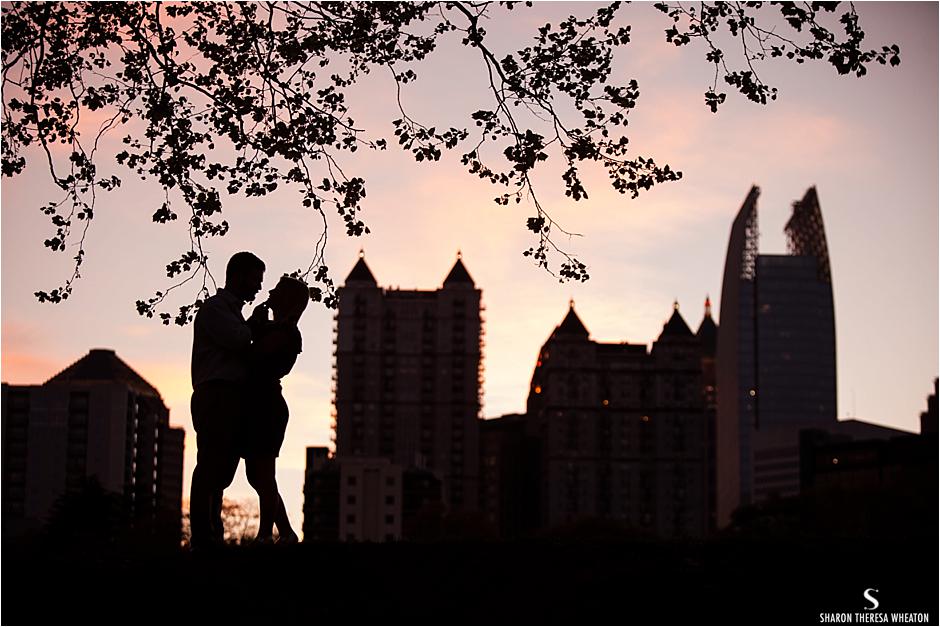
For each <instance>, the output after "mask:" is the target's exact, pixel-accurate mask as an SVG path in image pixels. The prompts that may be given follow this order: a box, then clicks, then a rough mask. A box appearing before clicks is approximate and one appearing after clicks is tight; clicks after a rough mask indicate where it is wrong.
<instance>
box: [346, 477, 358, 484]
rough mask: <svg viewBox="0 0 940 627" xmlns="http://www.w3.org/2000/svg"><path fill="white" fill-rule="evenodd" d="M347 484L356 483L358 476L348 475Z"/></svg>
mask: <svg viewBox="0 0 940 627" xmlns="http://www.w3.org/2000/svg"><path fill="white" fill-rule="evenodd" d="M346 485H356V476H355V475H350V476H349V477H346Z"/></svg>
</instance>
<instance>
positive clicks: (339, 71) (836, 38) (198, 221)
mask: <svg viewBox="0 0 940 627" xmlns="http://www.w3.org/2000/svg"><path fill="white" fill-rule="evenodd" d="M837 4H838V3H834V2H832V3H830V2H812V3H801V4H793V3H781V2H771V3H769V5H768V4H767V3H760V2H744V3H698V4H688V5H685V4H678V3H677V4H675V5H670V4H665V3H660V4H656V5H654V6H655V9H656V10H658V11H661V12H662V13H663V14H664V15H665V19H666V26H667V28H666V29H665V36H666V41H668V42H671V43H673V44H675V45H676V46H685V45H689V44H692V43H693V42H698V43H700V44H701V45H702V46H703V47H704V48H705V56H706V59H707V60H708V61H709V62H711V63H712V64H713V65H714V68H715V75H714V80H713V82H712V85H711V86H710V87H709V88H708V89H707V91H706V92H705V95H704V102H705V105H706V106H707V107H708V108H709V109H711V111H713V112H714V111H717V110H718V107H719V106H720V105H721V104H722V103H723V102H724V101H725V99H726V97H727V95H726V93H725V92H723V91H721V88H722V83H723V84H724V85H725V86H727V87H730V88H733V89H734V90H735V91H737V92H739V93H740V94H742V95H743V96H745V97H746V98H748V99H750V100H752V101H754V102H757V103H760V104H766V103H767V101H768V100H773V99H775V98H776V96H777V91H776V89H775V88H773V87H771V86H769V85H767V84H765V83H764V82H763V81H762V80H761V79H760V78H759V77H758V74H757V71H756V69H755V66H756V65H757V64H758V63H759V62H761V61H764V60H766V59H768V58H774V57H780V58H782V59H784V60H790V61H793V62H796V63H804V62H806V61H824V62H828V63H830V64H832V65H833V66H834V67H835V68H836V70H837V71H838V72H839V73H840V74H849V73H853V74H855V75H857V76H863V75H864V74H865V73H866V67H867V65H868V64H870V63H871V62H878V63H881V64H885V63H890V64H891V65H897V64H898V63H899V62H900V60H899V56H898V55H899V52H900V50H899V49H898V47H897V46H890V47H888V46H885V47H882V48H881V49H880V50H867V51H866V50H864V49H863V47H862V46H863V40H864V33H863V32H862V30H861V29H860V28H859V25H858V16H857V14H856V13H855V9H854V7H852V6H851V5H850V6H849V7H848V9H847V11H846V12H845V13H843V14H842V16H841V19H840V24H841V30H842V31H843V32H842V33H837V32H835V31H833V30H829V29H828V28H826V27H825V26H823V25H822V24H821V23H820V21H819V20H820V17H821V16H822V15H823V14H826V13H834V12H835V11H836V9H837ZM527 6H530V5H528V3H527ZM590 8H591V9H592V13H591V14H590V15H589V16H588V17H583V18H579V17H574V16H572V17H569V18H567V19H565V20H563V21H562V22H561V23H559V24H545V25H544V26H542V27H540V28H538V29H537V31H536V32H535V33H534V34H533V38H532V40H531V41H530V43H529V45H528V46H526V47H524V48H522V49H520V50H516V51H513V52H500V51H498V50H495V49H494V48H493V47H492V45H491V43H490V41H489V40H488V39H487V33H486V30H485V28H484V26H483V25H484V23H485V21H486V20H487V19H497V16H498V15H499V13H500V12H502V11H512V10H514V9H516V10H519V9H522V10H526V9H524V8H523V7H521V6H518V5H516V4H513V3H508V2H500V3H494V2H408V3H404V2H401V3H395V2H375V3H371V2H370V3H339V2H268V3H236V2H191V3H185V4H171V3H148V2H143V3H141V2H126V3H125V2H80V3H52V2H13V3H4V5H3V26H2V29H3V33H2V34H3V42H4V49H3V104H4V108H3V122H4V124H3V132H2V143H3V159H2V172H3V176H7V177H15V176H17V175H19V174H20V173H22V172H23V171H24V169H25V168H26V167H27V156H30V158H31V159H33V155H39V158H38V159H37V160H38V161H39V162H40V167H43V166H44V167H47V168H48V170H49V175H50V177H51V179H52V181H53V182H54V183H55V185H56V186H57V187H58V189H59V190H60V191H61V196H60V197H59V198H55V199H52V200H50V201H49V202H47V203H46V204H44V205H43V206H42V207H41V210H42V211H43V213H45V214H46V215H47V216H49V219H50V221H51V225H52V231H53V232H52V234H51V236H50V237H49V238H48V239H46V240H45V242H44V243H45V246H47V247H48V248H49V249H51V250H52V251H56V252H62V253H64V252H65V251H66V247H67V244H68V243H73V244H74V243H76V242H77V250H78V253H77V255H76V256H75V257H74V271H73V273H72V276H71V277H70V278H68V280H66V281H65V282H64V283H63V284H62V285H60V286H58V287H56V288H55V289H52V290H50V291H38V292H36V297H37V298H38V299H39V300H40V301H41V302H53V303H55V302H60V301H62V300H64V299H66V298H68V296H69V294H71V292H72V289H73V283H74V281H75V280H76V279H77V278H79V270H80V268H81V265H82V262H83V260H84V256H85V248H84V240H85V234H86V232H87V230H88V228H89V225H90V224H91V222H92V220H93V218H94V216H95V196H96V194H97V193H98V192H112V191H114V190H117V189H118V188H119V187H120V185H121V179H120V178H119V177H117V176H102V175H99V174H98V172H99V168H98V167H97V165H96V164H97V163H99V162H100V159H102V158H107V159H111V158H113V159H114V160H116V162H117V163H118V164H121V165H122V166H123V167H124V168H126V169H127V170H128V171H129V173H130V174H131V175H132V176H133V175H136V176H139V177H141V178H143V179H149V180H155V181H156V182H158V183H159V185H160V186H161V187H162V188H163V189H164V195H163V199H162V200H161V201H159V204H158V206H155V207H153V210H154V213H153V221H154V222H157V223H168V222H171V221H174V220H179V219H181V216H182V219H185V220H186V221H187V222H188V230H189V235H190V238H189V239H190V242H189V245H188V247H187V248H186V250H184V251H183V252H182V253H181V254H180V255H179V256H178V257H177V258H176V259H174V260H172V261H170V262H169V263H168V264H167V265H166V274H167V277H168V278H170V279H174V280H177V281H179V282H177V283H176V284H174V285H172V286H170V287H169V288H167V289H165V290H163V291H159V292H157V293H156V294H155V295H154V296H153V297H150V298H147V299H145V300H139V301H137V310H138V311H139V312H140V314H142V315H145V316H148V317H153V316H154V315H155V314H159V317H160V319H162V321H163V322H164V323H165V324H169V323H170V322H171V321H175V322H177V323H178V324H181V325H182V324H186V323H187V322H188V321H190V320H191V319H192V316H193V314H194V311H195V308H196V307H198V305H199V304H200V303H201V300H202V299H203V298H205V297H206V296H207V295H208V287H207V282H208V281H212V282H213V283H214V279H213V277H212V275H211V273H210V272H209V269H208V265H207V255H206V253H205V251H204V243H205V241H206V239H207V238H211V237H220V236H224V235H225V234H226V233H227V232H228V230H229V224H228V222H227V221H226V220H225V219H224V218H223V217H222V216H223V213H224V212H223V199H222V193H221V192H222V191H224V192H226V193H228V194H242V195H244V196H247V197H256V196H264V195H265V194H268V193H270V192H272V191H274V190H275V189H277V188H278V187H280V186H290V187H291V188H294V189H296V190H298V192H299V194H300V202H301V203H302V204H303V205H304V206H305V207H309V208H310V210H311V211H314V212H316V213H317V214H318V215H319V217H320V218H321V219H322V227H323V228H322V231H321V233H320V235H319V238H318V239H317V240H316V242H314V243H313V246H312V247H313V253H312V259H311V261H310V263H309V265H308V266H307V268H306V269H299V270H297V271H296V272H295V273H294V275H295V276H298V277H301V278H303V279H304V280H306V281H308V282H309V283H310V284H311V298H312V299H313V300H315V301H322V302H323V303H324V304H325V305H326V306H328V307H333V306H335V304H336V295H335V292H334V283H333V280H332V279H331V277H330V272H329V269H328V268H327V266H326V263H325V250H326V245H327V221H326V217H327V211H335V212H337V213H338V214H339V215H340V216H341V217H342V219H343V222H344V224H345V228H346V232H347V234H348V235H351V236H360V235H362V234H365V233H368V232H369V228H368V226H367V225H366V224H365V223H364V222H363V220H362V219H361V218H360V211H361V209H362V206H363V201H364V199H365V196H366V181H364V180H363V179H362V178H361V177H358V176H355V175H354V174H352V173H347V171H346V168H347V167H348V166H349V164H354V163H355V161H354V158H352V156H351V154H352V153H355V152H356V151H357V150H360V149H367V150H385V149H386V148H387V140H386V139H384V138H381V137H374V136H372V135H371V134H370V133H369V132H368V130H367V129H365V128H361V127H360V126H359V125H357V124H356V122H355V120H354V119H353V117H352V115H351V110H350V105H349V103H347V100H346V91H347V89H348V88H349V87H350V86H352V85H353V84H355V83H356V82H357V80H359V79H360V78H361V77H362V76H363V75H365V74H368V73H370V72H373V71H385V72H389V73H390V75H391V76H392V77H394V80H395V83H396V89H397V91H398V93H397V95H398V98H397V105H398V106H397V109H398V110H397V111H396V112H395V113H393V114H392V115H393V116H394V118H395V119H394V120H393V125H394V129H395V131H394V135H395V137H394V141H395V142H396V143H397V144H398V145H399V146H400V147H401V148H402V149H404V150H406V151H409V152H410V153H411V154H412V155H413V157H414V159H415V160H416V161H418V162H432V161H437V160H438V159H440V157H441V154H442V151H444V150H451V149H456V148H458V147H460V149H461V150H462V151H463V152H462V153H461V154H462V157H461V162H462V164H463V165H464V166H465V167H466V169H467V171H468V172H469V173H470V174H471V175H476V176H478V177H480V178H482V179H484V180H488V181H490V182H491V183H493V184H494V185H496V186H497V187H499V188H500V189H501V190H502V191H501V192H500V194H499V196H498V197H497V198H496V202H497V203H500V204H503V205H506V204H509V203H510V202H515V203H521V202H522V201H523V200H525V201H526V204H527V206H529V207H531V210H532V211H533V213H534V215H532V216H531V217H528V218H527V219H526V227H527V228H528V229H529V230H530V231H532V233H533V236H534V237H535V239H536V243H535V244H534V245H533V246H532V247H530V248H529V249H527V250H526V251H524V255H526V256H528V257H531V258H532V259H533V260H534V261H535V262H536V263H537V264H538V265H539V266H540V267H542V268H544V269H545V270H547V271H549V272H551V273H553V274H556V276H558V277H559V279H560V280H562V281H564V280H578V281H584V280H587V279H588V272H587V266H586V265H585V264H584V263H583V262H581V261H580V260H578V259H576V258H574V257H571V256H569V255H568V254H567V253H566V252H565V251H564V250H562V249H561V248H559V247H558V246H557V245H556V244H555V242H554V240H553V235H556V234H557V233H559V232H560V233H564V234H568V233H567V232H566V231H564V230H563V229H562V227H561V226H560V225H559V224H558V223H557V222H555V220H553V219H552V217H551V216H550V215H549V214H548V213H547V212H546V211H545V209H544V207H543V206H542V204H541V202H540V201H539V198H538V196H537V194H536V190H535V188H534V186H533V184H532V174H533V172H534V171H535V170H536V168H538V167H539V166H540V165H541V164H543V163H544V162H546V161H547V160H549V159H550V158H551V159H555V160H561V162H563V164H564V173H563V174H562V178H563V181H564V184H565V189H566V194H567V195H568V196H570V197H571V198H572V199H573V200H575V201H577V200H581V199H584V198H587V190H586V189H585V187H584V185H583V184H582V179H581V170H580V168H581V167H582V166H583V165H584V163H585V162H593V163H597V164H600V165H601V166H602V167H603V168H605V169H606V171H607V173H608V175H609V177H610V181H611V184H612V185H613V187H614V188H615V189H617V190H618V191H620V192H621V193H624V194H627V193H629V194H630V195H631V196H632V197H636V196H637V195H638V194H639V193H640V192H641V191H643V190H648V189H649V188H651V187H652V186H653V185H654V184H656V183H663V182H667V181H676V180H678V179H679V178H680V177H681V176H682V175H681V173H680V172H677V171H676V170H674V169H672V168H671V167H670V166H668V165H659V164H658V163H657V162H656V161H655V160H654V159H652V158H650V157H645V156H640V155H635V154H633V153H632V152H631V151H630V149H629V143H628V139H627V137H626V136H625V135H624V130H625V128H626V126H627V123H628V119H629V114H630V111H631V109H633V108H634V107H636V105H637V101H638V98H639V96H640V90H639V85H638V84H637V81H636V80H626V81H625V82H623V83H619V84H618V83H615V82H613V81H612V74H611V70H612V67H611V64H612V59H613V54H614V51H615V50H616V49H617V48H619V47H621V46H626V45H627V44H629V42H630V36H631V32H630V31H631V29H630V26H629V25H627V24H624V22H623V19H622V18H621V17H620V13H621V12H622V7H621V5H620V3H619V2H614V3H612V4H610V5H604V6H600V7H599V8H598V5H590ZM758 15H760V16H761V18H762V19H764V20H765V21H769V22H770V24H771V25H770V26H762V25H761V24H759V23H758V20H757V17H758ZM781 22H782V24H781ZM781 33H786V34H781ZM445 37H456V38H459V41H460V43H461V44H462V45H463V46H464V47H465V48H466V49H467V50H468V54H469V57H470V60H469V62H474V59H475V62H478V63H481V64H482V65H483V67H484V68H485V70H486V72H487V76H488V77H489V84H488V86H487V88H488V93H489V96H490V106H489V107H488V108H486V109H481V110H479V111H476V112H474V113H473V114H472V115H471V116H470V117H471V119H470V120H468V121H467V128H447V129H439V128H437V127H436V126H433V125H431V126H428V125H426V124H425V123H422V122H420V121H418V120H415V119H414V118H412V117H411V116H410V115H409V114H408V112H407V111H406V110H405V108H404V107H403V106H402V100H401V90H402V88H403V87H404V86H406V85H407V84H408V83H411V82H412V81H414V80H416V78H417V74H416V71H415V68H416V67H417V66H418V65H419V64H420V62H421V61H422V60H423V59H425V58H426V57H427V56H428V55H431V54H433V53H434V52H435V51H436V50H437V47H438V44H439V43H440V42H441V40H442V39H443V38H445ZM723 41H727V42H731V44H733V51H734V53H733V55H732V56H733V57H735V59H736V61H735V62H734V63H732V61H731V60H729V56H728V55H726V54H725V53H724V51H723V49H722V48H721V47H720V45H726V46H727V45H728V44H721V42H723ZM88 112H99V113H97V114H96V115H98V116H99V117H100V116H102V115H103V116H104V120H105V121H104V123H102V124H101V126H100V128H99V129H98V130H97V132H96V133H94V134H92V135H91V136H84V135H82V134H81V133H80V132H79V121H80V119H81V116H82V115H83V114H86V115H87V113H88ZM107 133H122V135H123V150H121V151H120V152H118V154H116V155H108V156H107V157H105V156H103V155H99V154H98V147H99V143H100V140H101V138H102V137H103V136H104V135H105V134H107ZM56 144H61V145H62V146H64V149H61V148H60V149H58V150H54V146H55V145H56ZM37 146H38V148H39V150H33V149H34V148H35V147H37ZM63 155H64V156H63ZM569 235H570V234H569ZM73 249H74V246H73ZM200 277H201V288H200V289H199V293H198V294H197V296H196V298H195V300H194V302H193V303H191V304H189V305H185V306H183V307H181V308H180V309H179V312H178V313H177V314H176V315H175V316H174V315H171V314H169V313H167V312H163V311H160V307H161V304H162V303H163V301H164V299H165V298H166V296H167V294H168V293H169V292H170V291H172V290H174V289H176V288H178V287H180V286H181V285H183V284H185V283H186V282H188V281H190V280H192V279H198V278H200Z"/></svg>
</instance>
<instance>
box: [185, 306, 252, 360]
mask: <svg viewBox="0 0 940 627" xmlns="http://www.w3.org/2000/svg"><path fill="white" fill-rule="evenodd" d="M195 324H196V328H197V329H199V330H200V331H202V332H204V333H205V334H206V335H207V336H208V337H210V338H211V339H212V341H213V342H215V343H216V344H218V345H219V346H221V347H223V348H225V349H228V350H232V351H240V350H246V349H247V348H248V347H249V346H250V345H251V329H250V328H249V327H248V324H247V323H246V322H245V321H244V320H242V319H241V318H240V317H239V316H237V315H235V313H234V312H233V311H232V310H231V309H229V308H228V307H227V306H226V305H225V303H224V302H222V301H221V300H219V299H211V300H207V301H206V302H205V304H204V305H203V306H202V307H201V308H200V309H199V313H198V314H197V315H196V322H195Z"/></svg>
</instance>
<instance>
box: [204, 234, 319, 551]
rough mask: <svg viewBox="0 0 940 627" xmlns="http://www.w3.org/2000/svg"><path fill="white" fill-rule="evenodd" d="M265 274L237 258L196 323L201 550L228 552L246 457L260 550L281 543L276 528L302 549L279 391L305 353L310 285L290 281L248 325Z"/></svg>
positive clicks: (248, 258) (253, 261) (250, 258)
mask: <svg viewBox="0 0 940 627" xmlns="http://www.w3.org/2000/svg"><path fill="white" fill-rule="evenodd" d="M264 270H265V266H264V262H263V261H261V259H259V258H258V257H256V256H255V255H253V254H252V253H248V252H241V253H236V254H235V255H233V256H232V258H231V259H230V260H229V262H228V266H227V267H226V270H225V287H223V288H222V289H220V290H218V292H217V293H216V295H215V296H212V297H210V298H208V299H206V301H205V302H204V303H203V304H202V306H201V307H200V308H199V312H198V313H197V314H196V320H195V323H194V327H195V328H194V332H193V358H192V377H193V397H192V405H191V408H192V417H193V426H194V427H195V429H196V468H195V469H194V470H193V481H192V487H191V490H190V529H191V533H192V537H191V543H192V544H191V546H192V547H193V549H196V550H203V549H211V548H214V547H218V546H221V545H222V544H223V533H224V530H223V527H222V492H223V491H224V490H225V488H227V487H228V486H229V484H231V483H232V479H233V478H234V477H235V471H236V470H237V469H238V462H239V459H240V458H242V457H244V458H245V471H246V474H247V476H248V482H249V483H250V484H251V486H252V487H253V488H254V489H255V490H256V491H257V492H258V498H259V501H260V515H261V521H260V525H259V528H258V536H257V539H256V542H259V543H269V542H273V541H274V538H273V533H274V527H275V526H277V530H278V542H281V543H293V542H296V541H297V534H296V533H294V530H293V529H291V526H290V521H289V520H288V518H287V510H286V509H285V507H284V501H283V500H282V499H281V496H280V494H279V493H278V489H277V480H276V479H275V472H274V471H275V460H276V459H277V456H278V453H279V451H280V448H281V444H282V443H283V441H284V431H285V429H286V428H287V417H288V411H287V403H286V402H285V401H284V396H283V395H282V394H281V383H280V381H281V377H283V376H284V375H286V374H287V373H288V372H290V370H291V368H292V367H293V366H294V363H295V362H296V361H297V355H298V353H300V350H301V337H300V331H299V330H298V328H297V323H298V321H299V320H300V316H301V314H303V312H304V309H305V308H306V307H307V301H308V300H309V291H308V288H307V286H306V285H305V284H304V283H303V282H302V281H299V280H297V279H292V278H289V277H283V278H281V280H280V281H279V282H278V284H277V286H276V287H275V288H274V289H273V290H271V291H270V292H269V293H268V300H267V301H265V302H264V303H261V304H260V305H258V306H257V307H255V309H254V311H253V312H252V314H251V317H249V318H248V320H247V321H246V320H245V318H244V317H243V316H242V307H244V305H245V304H246V303H249V302H251V301H253V300H254V299H255V296H256V295H257V294H258V292H259V291H260V290H261V282H262V280H263V279H264ZM269 310H270V312H271V314H272V317H273V320H269V319H268V311H269Z"/></svg>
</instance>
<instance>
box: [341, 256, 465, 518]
mask: <svg viewBox="0 0 940 627" xmlns="http://www.w3.org/2000/svg"><path fill="white" fill-rule="evenodd" d="M338 294H339V309H338V312H337V314H336V334H335V357H336V364H335V386H336V388H335V398H334V405H335V409H336V424H335V429H336V454H337V457H338V458H340V459H345V458H349V457H372V458H384V459H388V460H389V461H391V462H393V463H395V464H397V465H399V466H400V467H401V468H406V469H407V468H411V467H424V468H427V469H429V470H432V471H433V472H434V473H436V474H437V476H438V477H439V478H440V479H441V481H442V482H443V491H444V502H445V503H446V504H447V506H448V507H449V508H450V509H451V511H468V512H469V511H476V510H477V509H478V499H479V496H478V491H479V474H480V473H479V431H478V425H477V423H478V421H479V415H480V406H481V386H482V361H481V354H482V337H483V336H482V334H483V329H482V317H481V303H480V299H481V291H480V290H479V289H477V288H476V286H475V285H474V283H473V279H472V278H471V277H470V274H469V273H468V272H467V269H466V267H464V264H463V261H462V260H461V259H460V255H459V254H458V258H457V262H456V263H455V264H454V266H453V268H452V269H451V271H450V273H449V274H448V275H447V277H446V278H445V279H444V283H443V286H442V287H441V288H439V289H436V290H401V289H391V288H381V287H379V286H378V283H377V282H376V280H375V277H374V276H373V274H372V272H371V270H370V269H369V267H368V266H367V265H366V262H365V259H364V258H363V256H362V254H360V258H359V260H358V261H357V262H356V265H355V266H354V267H353V269H352V271H351V272H350V273H349V276H348V277H346V281H345V284H344V285H343V286H342V287H340V288H339V290H338Z"/></svg>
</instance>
